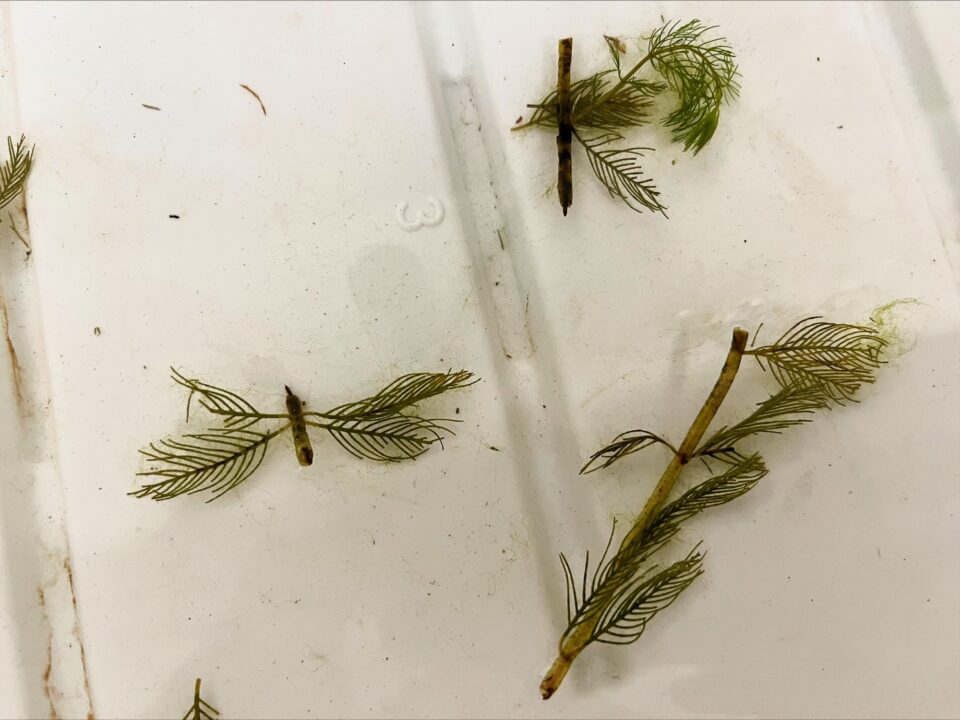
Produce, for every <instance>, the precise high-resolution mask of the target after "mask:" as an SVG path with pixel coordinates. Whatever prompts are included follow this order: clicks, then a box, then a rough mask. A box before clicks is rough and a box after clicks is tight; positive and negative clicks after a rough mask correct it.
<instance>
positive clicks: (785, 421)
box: [695, 385, 830, 461]
mask: <svg viewBox="0 0 960 720" xmlns="http://www.w3.org/2000/svg"><path fill="white" fill-rule="evenodd" d="M829 407H830V403H829V398H828V397H827V396H825V395H824V394H823V389H822V387H820V386H819V385H811V386H809V387H798V386H796V385H790V386H788V387H785V388H782V389H781V390H780V391H779V392H777V393H775V394H774V395H772V396H770V397H769V398H767V399H766V400H764V401H763V402H762V403H759V404H758V405H757V409H756V410H754V411H753V412H752V413H751V414H750V415H749V416H748V417H747V418H746V419H744V420H741V421H740V422H738V423H737V424H735V425H731V426H730V427H723V428H720V429H719V430H717V432H715V433H714V434H713V435H712V436H710V438H709V439H708V440H706V441H705V442H704V443H703V444H702V445H701V446H700V448H699V449H698V450H697V451H696V453H695V454H696V455H700V456H708V457H717V458H720V459H726V460H728V461H729V460H730V459H731V458H733V459H738V458H742V457H743V456H742V455H741V454H740V453H739V452H737V449H736V447H735V445H736V444H737V443H738V442H740V441H741V440H743V439H744V438H746V437H749V436H751V435H756V434H758V433H772V434H775V435H778V434H780V433H781V432H783V431H784V430H786V429H787V428H789V427H793V426H794V425H803V424H804V423H808V422H810V421H811V420H812V419H813V418H811V417H810V415H811V414H812V413H813V412H815V411H816V410H823V409H829Z"/></svg>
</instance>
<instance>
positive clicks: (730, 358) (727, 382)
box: [540, 75, 748, 700]
mask: <svg viewBox="0 0 960 720" xmlns="http://www.w3.org/2000/svg"><path fill="white" fill-rule="evenodd" d="M626 77H629V75H627V76H626ZM747 337H748V335H747V331H746V330H743V329H741V328H735V329H734V331H733V338H732V339H731V341H730V350H729V352H728V353H727V359H726V360H725V361H724V363H723V369H722V370H721V371H720V376H719V377H718V378H717V381H716V383H714V386H713V390H711V391H710V395H709V396H708V397H707V399H706V401H705V402H704V403H703V407H701V408H700V412H699V413H697V417H696V418H695V419H694V421H693V424H692V425H691V426H690V429H689V430H688V431H687V434H686V436H685V437H684V438H683V442H682V443H681V444H680V448H679V449H678V450H677V451H676V452H675V453H674V455H673V458H672V459H671V460H670V464H669V465H667V467H666V469H665V470H664V471H663V474H662V475H661V476H660V480H659V482H658V483H657V486H656V487H655V488H654V490H653V493H652V494H651V495H650V498H649V499H648V500H647V503H646V505H644V507H643V510H642V511H641V512H640V515H639V516H638V517H637V519H636V521H634V524H633V527H632V528H631V530H630V532H629V533H627V535H626V537H624V539H623V541H622V542H621V543H620V549H619V550H618V551H617V555H615V556H614V557H613V559H612V561H611V562H612V563H613V565H614V567H616V565H617V564H618V563H619V562H622V561H621V560H620V558H621V557H624V556H625V555H626V554H627V553H626V552H625V551H626V550H627V549H628V548H629V547H630V545H631V543H633V542H634V541H636V540H637V539H639V538H640V536H641V535H642V534H643V532H644V531H645V530H646V529H647V527H648V526H649V524H650V522H651V520H652V519H653V517H654V516H655V515H656V512H657V511H658V510H659V509H660V507H661V506H662V505H663V503H664V501H665V500H666V499H667V496H668V495H669V494H670V490H671V489H672V488H673V485H674V483H676V481H677V478H678V477H680V473H681V472H683V468H684V467H685V466H686V464H687V463H688V462H690V460H691V459H693V457H694V456H695V453H696V450H697V446H698V445H699V443H700V439H701V438H702V437H703V434H704V433H705V432H706V430H707V427H708V426H709V425H710V423H711V422H712V421H713V418H714V416H715V415H716V414H717V410H719V409H720V405H721V404H722V403H723V400H724V398H725V397H726V396H727V393H728V392H729V391H730V387H731V385H733V380H734V378H736V376H737V371H738V370H739V369H740V361H741V359H742V358H743V352H744V349H745V348H746V346H747ZM602 611H603V608H598V610H597V612H596V613H595V614H594V616H593V617H592V618H590V619H589V620H587V621H586V622H583V623H582V624H580V625H578V626H577V628H576V630H574V632H572V633H570V634H569V635H566V636H565V637H564V638H563V639H562V640H561V642H560V647H559V651H558V654H557V658H556V659H555V660H554V661H553V665H551V666H550V669H549V670H548V671H547V674H546V675H545V676H544V678H543V681H542V682H541V683H540V694H541V695H542V696H543V699H544V700H546V699H548V698H549V697H550V696H551V695H553V694H554V693H555V692H556V691H557V688H559V687H560V683H562V682H563V678H564V677H565V676H566V674H567V671H568V670H569V669H570V666H571V665H572V664H573V661H574V660H575V659H576V658H577V656H578V655H579V654H580V653H581V652H582V651H583V649H584V648H585V647H586V646H587V645H589V644H590V642H591V640H592V639H593V633H594V630H595V629H596V627H597V623H598V622H599V621H600V616H601V614H602Z"/></svg>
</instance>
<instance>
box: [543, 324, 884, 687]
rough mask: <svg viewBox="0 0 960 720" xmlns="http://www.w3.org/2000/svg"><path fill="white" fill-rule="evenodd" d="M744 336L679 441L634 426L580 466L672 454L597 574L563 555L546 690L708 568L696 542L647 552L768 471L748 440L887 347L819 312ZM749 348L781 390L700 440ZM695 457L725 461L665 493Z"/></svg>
mask: <svg viewBox="0 0 960 720" xmlns="http://www.w3.org/2000/svg"><path fill="white" fill-rule="evenodd" d="M747 339H748V333H747V332H746V331H745V330H743V329H741V328H736V329H734V331H733V337H732V339H731V342H730V349H729V351H728V353H727V357H726V359H725V361H724V364H723V368H722V369H721V371H720V375H719V377H718V378H717V381H716V383H715V384H714V386H713V388H712V390H711V391H710V394H709V395H708V397H707V399H706V401H705V402H704V404H703V406H702V407H701V408H700V411H699V412H698V413H697V416H696V418H695V419H694V421H693V423H692V424H691V425H690V428H689V430H688V431H687V433H686V435H685V436H684V438H683V442H681V443H680V445H679V446H674V445H673V444H672V443H670V442H669V441H668V440H666V439H664V438H663V437H661V436H660V435H657V434H655V433H652V432H650V431H649V430H631V431H628V432H626V433H621V434H620V435H618V436H617V437H616V438H615V439H614V440H613V441H612V442H611V443H609V444H607V445H606V446H604V447H603V448H601V449H600V450H598V451H597V452H595V453H594V454H593V455H592V456H591V457H590V459H589V460H588V461H587V462H586V464H585V465H584V466H583V468H582V469H581V471H580V472H581V473H590V472H594V471H596V470H600V469H601V468H606V467H609V466H610V465H612V464H614V463H615V462H618V461H620V460H622V459H623V458H625V457H628V456H629V455H631V454H633V453H636V452H639V451H641V450H645V449H648V448H651V447H654V446H661V447H664V448H666V449H667V450H668V451H669V452H670V455H671V457H670V461H669V462H668V464H667V467H666V468H665V469H664V471H663V473H662V474H661V476H660V479H659V481H658V482H657V484H656V486H655V488H654V490H653V492H652V493H651V495H650V497H649V498H648V500H647V502H646V504H645V505H644V507H643V509H642V510H641V512H640V514H639V515H638V516H637V518H636V519H635V520H634V522H633V524H632V526H631V527H630V529H629V530H628V531H627V533H626V535H625V536H624V537H623V539H622V540H621V541H620V544H619V546H618V548H617V550H616V552H614V553H613V554H612V555H611V554H610V548H611V547H612V546H613V538H614V535H615V533H616V525H614V528H613V529H612V530H611V533H610V540H609V541H608V543H607V548H606V549H605V550H604V552H603V554H602V556H601V558H600V561H599V563H597V565H596V566H595V567H594V568H593V573H592V575H591V573H590V569H591V568H590V555H589V553H587V554H586V558H585V561H584V567H583V572H582V573H575V572H574V571H573V569H572V567H571V564H570V562H569V560H568V559H567V557H566V556H565V555H563V554H561V555H560V563H561V568H562V570H563V575H564V579H565V582H566V592H567V627H566V629H565V630H564V631H563V634H562V635H561V637H560V641H559V643H558V649H557V657H556V659H555V660H554V662H553V664H552V665H551V667H550V669H549V671H548V672H547V674H546V675H545V676H544V678H543V681H542V683H541V685H540V692H541V695H542V696H543V698H544V699H547V698H549V697H551V696H552V695H553V694H554V693H555V692H556V691H557V689H558V688H559V687H560V684H561V683H562V682H563V679H564V677H565V676H566V674H567V672H568V671H569V669H570V667H571V665H572V664H573V662H574V661H575V660H576V658H577V657H578V656H579V655H580V653H581V652H583V651H584V650H585V649H586V648H587V647H588V646H589V645H590V644H592V643H594V642H600V643H608V644H618V645H622V644H629V643H633V642H635V641H637V640H638V639H639V638H640V636H641V635H642V634H643V631H644V630H645V629H646V627H647V624H648V623H649V622H650V620H652V619H653V617H654V616H656V615H657V614H658V613H659V612H660V611H662V610H665V609H666V608H667V607H669V606H670V605H671V604H672V603H673V602H674V601H675V600H676V599H677V598H678V597H679V596H680V594H681V593H682V592H683V591H684V590H686V589H687V588H688V587H689V586H690V585H691V584H692V583H693V581H694V580H696V578H697V577H699V576H700V575H701V574H702V573H703V560H704V555H705V554H704V552H703V550H701V546H700V544H699V543H698V544H697V545H696V546H695V547H694V548H693V549H692V550H690V551H689V552H688V553H687V554H686V555H685V556H684V557H683V558H682V559H680V560H677V561H674V562H672V563H670V564H668V565H666V566H665V567H663V566H661V565H658V564H654V563H652V562H651V558H652V556H653V555H654V554H655V553H657V552H659V551H660V550H661V549H662V548H664V547H665V546H666V545H667V544H668V543H669V542H670V540H671V539H672V538H673V537H674V536H675V535H676V534H677V533H678V532H680V530H681V528H682V525H683V523H684V522H686V521H687V520H689V519H690V518H692V517H694V516H695V515H697V514H699V513H701V512H703V511H704V510H707V509H709V508H713V507H718V506H720V505H723V504H726V503H728V502H730V501H731V500H735V499H736V498H738V497H740V496H742V495H743V494H744V493H746V492H749V491H750V490H751V489H752V488H753V487H755V486H756V485H757V483H758V482H760V480H761V479H762V478H763V477H764V476H765V475H766V474H767V472H768V470H767V467H766V465H765V463H764V461H763V458H762V457H761V456H760V455H759V454H758V453H756V452H753V451H748V450H745V449H744V447H743V443H745V442H746V441H748V440H750V439H752V438H754V437H756V436H758V435H769V434H780V433H782V432H783V431H784V430H787V429H789V428H791V427H795V426H797V425H802V424H805V423H807V422H810V420H811V419H812V414H813V413H815V412H816V411H818V410H825V409H829V408H831V407H836V406H840V405H843V404H844V403H845V402H847V401H851V400H854V399H855V398H854V395H855V394H856V392H857V391H858V390H859V389H860V387H861V386H862V385H864V384H868V383H873V382H874V381H875V379H876V371H877V370H878V369H879V367H880V366H881V365H882V364H883V362H884V361H883V358H882V353H883V350H884V348H885V347H886V341H885V340H884V338H883V337H882V336H881V335H880V334H879V332H878V330H877V329H876V328H874V327H870V326H859V325H848V324H840V323H830V322H826V321H823V320H821V319H820V318H807V319H806V320H801V321H800V322H799V323H797V324H796V325H794V326H793V327H792V328H790V329H789V330H787V332H786V333H784V334H783V335H782V336H781V337H780V338H779V339H778V340H777V341H776V342H774V343H773V344H772V345H766V346H762V347H756V348H747ZM746 355H752V356H754V358H755V359H756V360H757V362H758V364H760V367H761V368H762V369H765V370H770V371H771V374H772V375H773V376H774V378H775V379H776V381H777V383H778V384H779V385H780V388H779V390H777V391H776V392H775V393H773V395H771V396H770V397H769V398H768V399H767V400H765V401H763V402H761V403H760V404H759V405H758V406H757V408H756V409H755V410H754V411H753V412H752V413H750V415H748V416H747V417H746V418H744V419H743V420H741V421H740V422H737V423H734V424H733V425H730V426H724V427H722V428H720V429H719V430H717V431H716V432H714V433H713V434H712V435H710V436H708V437H707V439H706V440H703V437H704V435H705V434H706V431H707V429H708V428H709V426H710V424H711V422H712V421H713V418H714V416H715V415H716V413H717V411H718V410H719V409H720V406H721V405H722V404H723V401H724V399H725V398H726V396H727V394H728V393H729V391H730V389H731V387H732V385H733V382H734V379H735V378H736V376H737V373H738V371H739V369H740V364H741V360H742V359H743V357H744V356H746ZM695 459H700V460H702V461H703V463H704V464H705V465H706V466H707V468H708V469H709V462H710V461H711V460H715V461H718V462H720V463H721V465H722V467H723V469H722V470H721V472H719V473H717V474H714V475H712V476H711V477H709V478H708V479H707V480H705V481H703V482H701V483H699V484H698V485H696V486H694V487H693V488H692V489H690V490H688V491H687V492H685V493H683V494H682V495H681V496H680V497H679V498H677V499H675V500H673V501H671V502H668V500H669V499H670V495H671V492H672V490H673V488H674V485H675V484H676V482H677V480H678V478H679V477H680V475H681V473H683V471H684V470H685V469H686V468H687V466H688V465H689V464H690V462H691V461H692V460H695ZM711 472H712V471H711ZM578 578H579V581H578Z"/></svg>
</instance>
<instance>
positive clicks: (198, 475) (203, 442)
mask: <svg viewBox="0 0 960 720" xmlns="http://www.w3.org/2000/svg"><path fill="white" fill-rule="evenodd" d="M171 370H172V373H173V380H174V382H176V383H177V384H178V385H180V386H182V387H184V388H186V389H187V390H189V391H190V393H189V395H188V397H187V421H188V422H189V420H190V404H191V401H192V400H193V396H194V395H197V396H199V400H198V402H199V404H200V405H201V407H203V409H204V410H206V411H207V412H208V413H210V414H211V415H213V416H214V418H215V420H216V422H215V423H214V425H213V426H211V427H208V428H207V429H206V430H204V431H203V432H198V433H187V434H185V435H182V436H181V437H178V438H166V439H163V440H159V441H157V442H153V443H150V445H149V446H147V447H146V448H144V449H143V450H141V451H140V453H141V454H142V455H143V456H144V457H145V458H146V460H147V463H148V464H149V465H152V466H153V467H151V468H150V469H148V470H145V471H143V472H140V473H138V475H140V476H145V477H149V478H154V479H155V482H150V483H148V484H146V485H143V486H142V487H140V488H139V489H137V490H135V491H133V492H131V493H130V495H133V496H135V497H139V498H152V499H154V500H169V499H171V498H174V497H178V496H180V495H191V494H194V493H200V492H209V493H212V494H213V495H212V497H211V498H210V499H209V500H208V501H207V502H211V501H212V500H215V499H216V498H218V497H220V496H221V495H223V494H224V493H226V492H229V491H230V490H232V489H233V488H235V487H237V486H238V485H239V484H240V483H242V482H243V481H245V480H246V479H247V478H249V477H250V476H251V475H253V473H254V472H256V470H257V468H259V467H260V464H261V463H262V462H263V459H264V457H265V455H266V452H267V446H268V444H269V443H270V441H271V440H273V439H274V438H275V437H277V436H278V435H280V434H281V433H282V432H284V431H285V430H286V429H288V428H289V429H290V431H291V434H292V435H293V441H294V448H295V451H296V455H297V460H298V461H299V463H300V465H302V466H309V465H311V464H312V463H313V446H312V445H311V443H310V436H309V434H308V431H307V428H318V429H321V430H325V431H326V432H327V434H329V435H330V436H331V437H332V438H333V439H334V440H336V441H337V443H338V444H339V445H340V446H341V447H342V448H343V449H344V450H346V451H347V452H349V453H350V454H351V455H353V456H355V457H357V458H361V459H369V460H378V461H381V462H400V461H402V460H414V459H416V458H417V457H419V456H420V455H422V454H423V453H425V452H426V451H427V450H429V449H430V446H431V445H433V444H434V443H440V445H441V446H442V445H443V437H444V435H453V434H454V432H453V430H452V429H450V427H449V424H450V423H454V422H459V421H458V420H450V419H444V418H429V417H421V416H420V415H418V414H417V412H416V409H415V406H416V405H418V404H419V403H421V402H423V401H425V400H427V399H429V398H431V397H434V396H435V395H440V394H442V393H444V392H447V391H450V390H456V389H459V388H464V387H468V386H470V385H472V384H473V383H475V382H476V381H477V379H476V378H474V376H473V373H470V372H467V371H466V370H460V371H458V372H448V373H412V374H409V375H403V376H402V377H399V378H397V379H396V380H394V381H393V382H392V383H390V384H389V385H387V386H386V387H385V388H383V389H382V390H380V391H379V392H378V393H376V394H375V395H372V396H370V397H368V398H364V399H362V400H356V401H353V402H350V403H346V404H344V405H338V406H336V407H334V408H333V409H331V410H327V411H326V412H307V411H305V410H304V409H303V403H302V401H301V400H300V398H298V397H297V396H296V395H294V393H293V392H292V391H291V390H290V388H289V387H286V386H284V388H285V390H286V397H285V403H286V408H287V412H285V413H261V412H260V411H258V410H257V409H256V408H255V407H254V406H253V405H252V404H251V403H250V402H248V401H247V400H245V399H244V398H242V397H241V396H240V395H238V394H237V393H234V392H231V391H229V390H225V389H223V388H220V387H217V386H215V385H210V384H208V383H205V382H202V381H200V380H196V379H190V378H187V377H185V376H184V375H182V374H181V373H179V372H177V371H176V370H173V369H172V368H171ZM276 421H280V422H281V424H280V426H279V427H266V428H265V427H264V426H263V423H270V422H276Z"/></svg>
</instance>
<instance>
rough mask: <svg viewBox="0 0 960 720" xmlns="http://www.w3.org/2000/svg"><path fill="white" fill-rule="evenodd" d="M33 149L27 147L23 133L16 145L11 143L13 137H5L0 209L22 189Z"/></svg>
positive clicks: (0, 176) (0, 172)
mask: <svg viewBox="0 0 960 720" xmlns="http://www.w3.org/2000/svg"><path fill="white" fill-rule="evenodd" d="M35 150H36V149H35V148H33V147H30V148H28V147H27V138H26V136H25V135H21V136H20V139H19V140H18V141H17V144H16V145H14V144H13V138H11V137H8V138H7V159H6V160H5V161H4V162H3V164H2V165H0V210H2V209H3V208H5V207H6V206H7V205H9V204H10V203H11V202H13V200H14V198H16V197H17V195H19V194H20V193H21V192H22V191H23V188H24V186H25V185H26V183H27V176H28V175H29V174H30V169H31V168H32V167H33V155H34V152H35Z"/></svg>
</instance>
